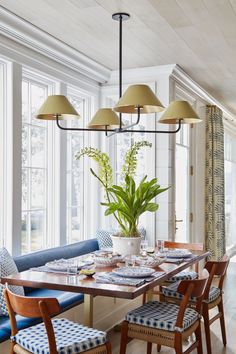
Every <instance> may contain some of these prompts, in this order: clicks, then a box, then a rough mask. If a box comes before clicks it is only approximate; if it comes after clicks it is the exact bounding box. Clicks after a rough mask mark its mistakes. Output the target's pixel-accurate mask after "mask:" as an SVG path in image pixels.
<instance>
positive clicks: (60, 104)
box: [36, 95, 80, 120]
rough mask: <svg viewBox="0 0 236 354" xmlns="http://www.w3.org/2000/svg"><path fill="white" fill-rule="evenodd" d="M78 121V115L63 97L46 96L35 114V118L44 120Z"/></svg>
mask: <svg viewBox="0 0 236 354" xmlns="http://www.w3.org/2000/svg"><path fill="white" fill-rule="evenodd" d="M56 116H58V118H59V119H78V118H80V115H79V113H78V112H77V111H76V110H75V109H74V107H73V106H72V104H71V103H70V102H69V100H68V99H67V98H66V97H65V96H63V95H52V96H48V98H47V99H46V101H45V102H44V103H43V104H42V106H41V107H40V109H39V110H38V112H37V114H36V118H38V119H45V120H55V119H56Z"/></svg>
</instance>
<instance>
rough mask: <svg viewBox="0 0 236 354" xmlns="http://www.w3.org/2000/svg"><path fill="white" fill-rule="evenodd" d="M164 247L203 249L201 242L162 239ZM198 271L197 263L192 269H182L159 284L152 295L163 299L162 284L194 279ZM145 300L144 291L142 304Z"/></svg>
mask: <svg viewBox="0 0 236 354" xmlns="http://www.w3.org/2000/svg"><path fill="white" fill-rule="evenodd" d="M164 248H169V249H184V250H188V251H203V250H204V245H203V243H182V242H172V241H164ZM198 273H199V263H196V264H195V265H194V271H191V270H190V271H183V272H180V273H178V274H176V275H174V276H173V277H171V278H170V279H169V280H168V281H167V282H165V283H163V284H162V285H160V286H159V289H158V288H157V290H153V294H154V295H160V300H161V301H164V298H163V297H162V286H163V285H168V284H169V283H175V282H177V281H180V280H190V279H196V278H197V277H198ZM145 302H146V293H144V294H143V304H145Z"/></svg>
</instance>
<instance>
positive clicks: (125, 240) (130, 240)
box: [111, 236, 141, 256]
mask: <svg viewBox="0 0 236 354" xmlns="http://www.w3.org/2000/svg"><path fill="white" fill-rule="evenodd" d="M111 239H112V243H113V252H117V253H119V254H121V255H122V256H125V255H130V254H139V253H140V243H141V237H121V236H111Z"/></svg>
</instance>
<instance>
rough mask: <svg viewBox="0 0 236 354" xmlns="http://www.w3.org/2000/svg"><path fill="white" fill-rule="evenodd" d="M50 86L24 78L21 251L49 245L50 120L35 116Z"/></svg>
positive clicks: (35, 249) (24, 251) (30, 250)
mask: <svg viewBox="0 0 236 354" xmlns="http://www.w3.org/2000/svg"><path fill="white" fill-rule="evenodd" d="M50 91H51V87H49V86H48V85H47V84H46V83H44V82H43V81H42V82H41V81H40V80H33V79H31V78H28V77H27V76H25V77H24V79H23V82H22V224H21V247H22V253H28V252H32V251H37V250H40V249H43V248H46V247H47V245H48V240H47V223H48V220H47V208H48V203H47V198H48V189H47V187H48V163H49V160H48V122H47V121H40V120H38V119H36V118H35V117H34V115H35V113H36V112H37V110H38V109H39V107H40V106H41V104H42V103H43V102H44V100H45V99H46V97H47V95H48V94H49V93H50Z"/></svg>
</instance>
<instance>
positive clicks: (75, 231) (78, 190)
mask: <svg viewBox="0 0 236 354" xmlns="http://www.w3.org/2000/svg"><path fill="white" fill-rule="evenodd" d="M67 97H68V98H69V100H70V102H71V103H72V105H73V106H74V107H75V109H76V110H77V112H78V113H79V114H80V115H81V119H79V120H78V121H77V120H74V121H70V122H69V125H70V126H71V127H80V126H86V124H87V122H86V118H87V119H88V117H89V116H90V113H89V112H90V108H91V107H90V105H91V102H90V101H91V100H90V98H89V97H88V96H86V95H84V94H83V93H81V92H80V91H78V90H76V89H74V88H72V87H69V88H68V94H67ZM85 145H86V146H88V145H89V143H88V134H86V133H84V132H79V131H75V132H73V131H68V132H67V243H72V242H76V241H80V240H82V239H83V238H84V237H85V238H86V235H85V223H84V218H85V212H84V207H85V200H84V173H87V172H86V171H85V169H84V164H85V161H84V159H83V158H81V159H80V160H76V159H75V155H76V153H77V152H78V151H79V150H81V149H82V148H83V147H84V146H85ZM86 170H87V169H86ZM88 173H89V171H88ZM86 201H87V202H88V200H87V198H86Z"/></svg>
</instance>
